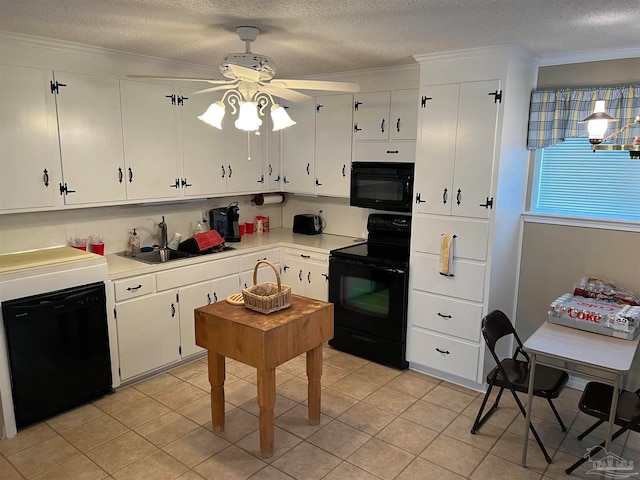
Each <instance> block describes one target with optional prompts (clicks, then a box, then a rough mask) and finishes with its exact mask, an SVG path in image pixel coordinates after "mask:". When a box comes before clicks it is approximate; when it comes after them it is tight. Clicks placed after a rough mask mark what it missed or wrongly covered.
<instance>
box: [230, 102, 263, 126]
mask: <svg viewBox="0 0 640 480" xmlns="http://www.w3.org/2000/svg"><path fill="white" fill-rule="evenodd" d="M235 125H236V128H237V129H238V130H245V131H247V132H253V131H255V130H258V129H259V128H260V125H262V120H260V117H258V108H257V107H256V104H255V103H253V102H242V104H241V105H240V112H239V113H238V119H237V120H236V123H235Z"/></svg>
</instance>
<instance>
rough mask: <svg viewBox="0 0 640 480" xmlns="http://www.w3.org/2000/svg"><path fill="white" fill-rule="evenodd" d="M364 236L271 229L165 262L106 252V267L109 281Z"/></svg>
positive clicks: (320, 247)
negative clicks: (270, 249)
mask: <svg viewBox="0 0 640 480" xmlns="http://www.w3.org/2000/svg"><path fill="white" fill-rule="evenodd" d="M364 241H365V239H364V238H355V237H345V236H341V235H330V234H325V233H322V234H319V235H302V234H300V233H293V231H292V230H291V229H290V228H273V229H271V231H269V232H268V233H253V234H251V235H248V234H245V235H243V236H242V240H241V241H240V242H235V243H227V245H228V246H232V247H233V250H228V251H225V252H220V253H212V254H209V255H201V256H197V257H191V258H184V259H180V260H174V261H171V262H167V263H158V264H147V263H143V262H140V261H138V260H133V259H131V258H126V257H121V256H120V255H117V254H112V255H107V256H106V259H107V264H108V267H109V280H118V279H121V278H126V277H130V276H132V275H143V274H147V273H155V272H161V271H163V270H168V269H171V268H176V267H184V266H187V265H193V264H197V263H202V262H209V261H212V260H217V259H221V258H227V257H232V256H235V255H242V254H244V253H250V252H252V251H255V250H260V249H264V248H265V247H281V246H285V247H291V248H304V249H305V250H311V251H316V252H318V253H328V252H329V251H330V250H334V249H336V248H341V247H346V246H348V245H353V244H355V243H362V242H364Z"/></svg>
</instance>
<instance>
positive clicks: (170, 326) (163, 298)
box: [116, 291, 180, 380]
mask: <svg viewBox="0 0 640 480" xmlns="http://www.w3.org/2000/svg"><path fill="white" fill-rule="evenodd" d="M176 303H177V302H176V295H175V293H174V292H173V291H171V292H164V293H160V294H156V295H150V296H147V297H141V298H138V299H135V300H130V301H128V302H123V303H119V304H116V321H117V325H118V351H119V354H120V380H126V379H129V378H132V377H135V376H137V375H140V374H142V373H145V372H149V371H151V370H154V369H156V368H159V367H162V366H163V365H167V364H169V363H172V362H176V361H178V360H179V359H180V355H179V353H178V344H179V330H178V311H177V308H178V306H177V304H176Z"/></svg>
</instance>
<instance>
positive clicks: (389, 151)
mask: <svg viewBox="0 0 640 480" xmlns="http://www.w3.org/2000/svg"><path fill="white" fill-rule="evenodd" d="M392 153H393V154H396V155H397V154H398V153H400V151H399V150H387V154H392Z"/></svg>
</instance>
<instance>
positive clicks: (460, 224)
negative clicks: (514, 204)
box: [411, 217, 489, 261]
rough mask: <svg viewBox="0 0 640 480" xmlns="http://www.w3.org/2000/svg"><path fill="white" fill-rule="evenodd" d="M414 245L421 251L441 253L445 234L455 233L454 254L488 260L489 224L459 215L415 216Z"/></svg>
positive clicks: (471, 258)
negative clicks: (444, 216)
mask: <svg viewBox="0 0 640 480" xmlns="http://www.w3.org/2000/svg"><path fill="white" fill-rule="evenodd" d="M412 230H413V239H412V242H411V244H412V245H415V249H416V250H417V251H419V252H425V253H433V254H435V255H440V247H441V245H442V234H443V233H453V234H454V235H456V238H454V239H453V256H454V257H455V258H466V259H469V260H480V261H485V260H486V259H487V240H488V238H489V223H488V222H487V221H484V220H477V221H476V220H469V219H464V220H463V219H456V218H431V217H430V218H427V219H425V218H421V219H416V218H415V217H414V219H413V225H412Z"/></svg>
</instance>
